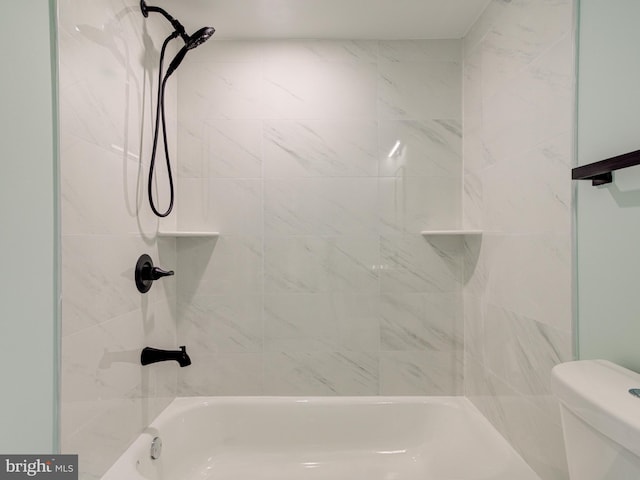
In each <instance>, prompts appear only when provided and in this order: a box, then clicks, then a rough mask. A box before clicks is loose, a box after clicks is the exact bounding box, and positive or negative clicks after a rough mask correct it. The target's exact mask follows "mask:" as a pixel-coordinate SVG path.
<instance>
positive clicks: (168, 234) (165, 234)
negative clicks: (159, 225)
mask: <svg viewBox="0 0 640 480" xmlns="http://www.w3.org/2000/svg"><path fill="white" fill-rule="evenodd" d="M158 236H159V237H175V238H217V237H218V236H220V233H219V232H195V231H175V230H174V231H159V232H158Z"/></svg>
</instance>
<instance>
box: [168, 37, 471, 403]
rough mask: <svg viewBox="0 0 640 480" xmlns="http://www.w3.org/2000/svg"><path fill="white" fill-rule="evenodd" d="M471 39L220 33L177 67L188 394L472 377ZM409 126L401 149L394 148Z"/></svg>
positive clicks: (375, 390) (369, 391)
mask: <svg viewBox="0 0 640 480" xmlns="http://www.w3.org/2000/svg"><path fill="white" fill-rule="evenodd" d="M461 60H462V59H461V42H460V41H456V40H452V41H394V42H386V41H385V42H382V41H380V42H379V41H293V40H292V41H263V42H250V41H245V42H243V41H212V42H210V43H208V44H207V45H206V46H205V47H203V48H200V49H197V50H194V51H193V53H192V54H191V53H190V58H189V61H188V62H185V64H184V65H183V67H181V70H180V71H179V81H178V84H179V85H178V96H179V98H180V103H179V115H178V129H179V154H180V162H179V167H178V168H179V169H178V176H179V180H178V203H177V206H178V222H179V224H180V228H184V229H211V230H215V231H220V232H221V236H220V237H219V238H218V239H217V240H216V241H212V240H203V239H180V240H179V242H178V246H177V252H178V253H177V262H178V272H179V275H180V281H179V283H178V338H179V341H180V342H182V343H185V344H186V345H188V348H190V349H191V351H192V352H193V355H192V359H193V365H192V366H191V367H190V368H189V369H184V370H183V371H180V376H179V392H180V394H181V395H243V394H246V395H260V394H264V395H376V394H385V395H386V394H389V395H391V394H434V395H439V394H445V395H448V394H458V393H461V392H462V359H463V356H462V339H463V335H462V312H461V303H462V302H461V298H462V297H461V290H462V256H461V252H462V250H461V249H460V246H458V250H456V249H455V248H454V249H453V250H452V249H451V248H450V247H447V246H441V245H440V246H438V245H433V244H430V243H429V242H427V241H426V240H425V239H424V238H423V237H422V236H421V235H420V233H419V232H420V231H421V230H423V229H427V228H449V227H455V226H458V225H459V224H460V219H461V212H460V210H461V198H462V193H461V185H462V182H461V172H462V159H461V149H462V132H461V115H462V103H461V98H462V97H461V95H462V64H461ZM397 141H400V142H401V147H400V149H399V151H398V153H397V154H396V156H392V157H391V158H390V157H389V152H390V151H391V150H392V148H393V146H394V145H395V143H396V142H397Z"/></svg>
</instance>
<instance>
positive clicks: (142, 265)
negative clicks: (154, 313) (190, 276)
mask: <svg viewBox="0 0 640 480" xmlns="http://www.w3.org/2000/svg"><path fill="white" fill-rule="evenodd" d="M174 274H175V273H174V271H173V270H163V269H162V268H158V267H154V266H153V260H152V259H151V257H150V256H149V255H147V254H146V253H145V254H143V255H140V258H138V261H137V262H136V269H135V281H136V287H137V288H138V291H139V292H140V293H147V292H148V291H149V290H150V289H151V285H153V282H154V281H156V280H158V279H160V278H162V277H169V276H171V275H174Z"/></svg>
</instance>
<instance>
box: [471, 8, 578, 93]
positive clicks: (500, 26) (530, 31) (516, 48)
mask: <svg viewBox="0 0 640 480" xmlns="http://www.w3.org/2000/svg"><path fill="white" fill-rule="evenodd" d="M571 29H572V4H571V2H569V1H566V0H560V1H543V2H532V1H526V2H524V1H523V2H513V3H511V4H510V5H509V6H508V7H507V9H506V10H505V11H504V12H503V14H502V18H501V21H500V22H499V23H496V24H494V25H493V27H492V29H491V30H490V31H489V32H488V33H487V35H486V36H485V37H484V41H483V48H484V51H483V70H484V71H485V72H486V75H485V77H484V91H485V93H486V94H487V95H492V94H493V93H495V92H497V91H498V90H500V89H501V88H502V87H503V86H504V85H505V83H506V82H508V81H509V80H510V79H511V78H512V77H513V76H514V75H515V74H516V73H517V72H519V71H520V70H521V69H522V68H523V67H524V66H525V65H528V64H530V63H531V62H532V61H533V60H535V59H536V58H537V57H538V56H539V55H540V54H542V53H543V52H544V51H546V50H547V49H548V48H549V47H550V46H551V45H553V44H554V43H555V42H557V41H558V39H560V38H561V37H562V36H563V35H564V34H566V33H568V32H570V31H571Z"/></svg>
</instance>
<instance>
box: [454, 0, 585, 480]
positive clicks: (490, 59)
mask: <svg viewBox="0 0 640 480" xmlns="http://www.w3.org/2000/svg"><path fill="white" fill-rule="evenodd" d="M573 14H574V11H573V2H572V1H569V0H548V1H547V0H544V1H538V0H530V1H529V0H523V1H513V2H507V1H494V2H492V3H491V4H490V5H489V7H488V8H487V10H486V11H485V12H484V14H483V15H482V16H481V18H480V19H479V20H478V22H477V23H476V25H475V27H474V28H473V29H472V31H471V32H469V34H468V35H467V37H466V38H465V41H464V140H463V143H464V197H463V198H464V214H465V222H466V224H467V225H468V226H470V227H475V228H479V229H482V230H483V236H482V243H481V245H480V246H479V251H477V249H476V248H474V246H473V245H470V248H469V253H470V256H469V259H468V261H467V262H466V267H465V268H466V271H465V278H466V279H467V282H466V283H465V287H464V303H465V306H464V316H465V394H466V395H467V396H468V397H469V398H470V399H471V400H472V401H473V403H474V404H475V405H476V406H477V407H478V408H479V409H480V411H482V412H483V413H484V414H485V415H487V417H488V418H489V419H490V420H491V422H492V423H493V425H495V426H496V428H497V429H498V430H499V431H500V432H501V433H502V434H503V435H504V436H505V438H507V439H508V440H509V441H510V442H511V443H512V444H513V445H514V447H515V448H516V450H517V451H518V452H519V453H520V454H521V455H522V456H523V457H524V459H525V460H526V461H527V462H528V463H529V464H530V465H531V466H532V467H533V468H534V469H535V470H536V471H537V472H538V474H539V475H540V476H541V477H542V478H544V479H545V480H566V479H567V478H568V474H567V467H566V461H565V456H564V445H563V441H562V430H561V424H560V416H559V409H558V405H557V401H556V400H555V399H554V398H553V396H552V394H551V390H550V385H551V368H552V367H553V366H554V365H555V364H557V363H559V362H561V361H567V360H571V359H572V351H571V350H572V336H571V320H572V312H571V310H572V306H571V301H572V300H571V299H572V293H571V258H572V257H571V248H572V247H571V245H572V240H571V223H572V213H571V195H572V190H571V189H572V184H571V181H570V178H571V167H572V166H573V164H574V155H573V139H574V135H573V129H574V119H573V114H574V109H575V98H574V97H575V88H574V84H575V71H574V51H575V33H574V30H573V28H572V25H573Z"/></svg>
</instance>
